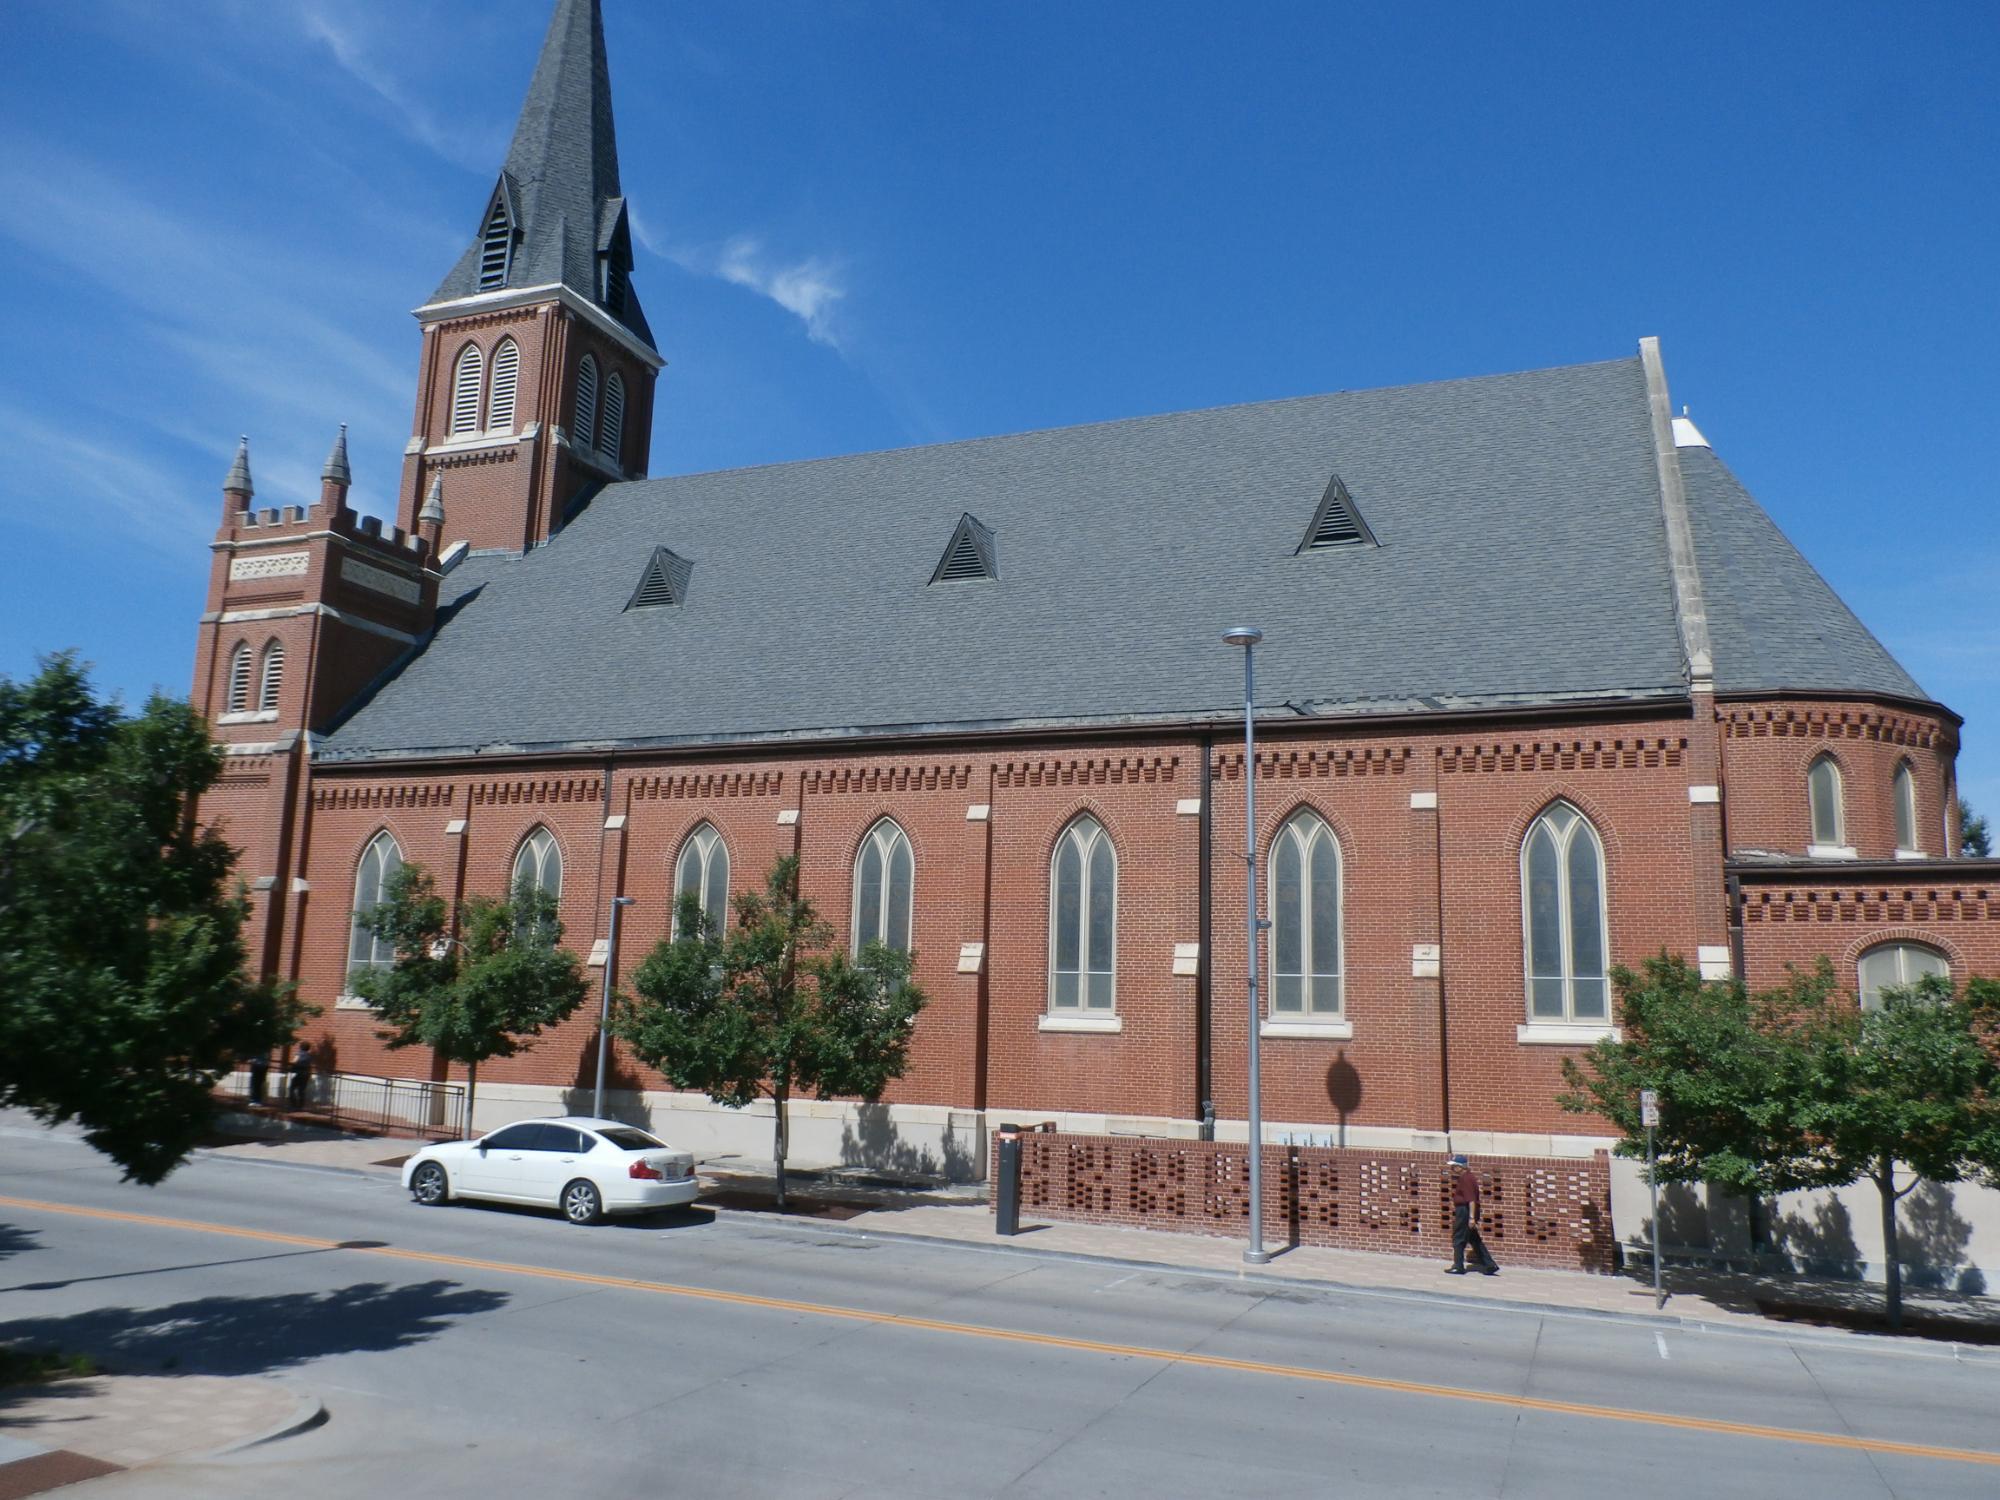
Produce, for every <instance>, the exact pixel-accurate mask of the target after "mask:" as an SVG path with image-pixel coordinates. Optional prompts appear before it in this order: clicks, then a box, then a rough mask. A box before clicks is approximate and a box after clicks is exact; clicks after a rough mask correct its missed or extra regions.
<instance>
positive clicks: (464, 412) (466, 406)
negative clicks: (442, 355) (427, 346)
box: [445, 343, 486, 437]
mask: <svg viewBox="0 0 2000 1500" xmlns="http://www.w3.org/2000/svg"><path fill="white" fill-rule="evenodd" d="M485 394H486V354H485V351H484V350H482V349H481V348H480V347H479V345H478V344H476V343H467V344H466V345H465V347H464V348H462V349H460V350H459V351H458V356H457V358H455V359H453V360H452V362H451V413H450V420H449V421H448V422H447V423H446V424H445V425H446V428H447V430H448V431H449V433H450V435H451V436H452V437H470V436H472V435H473V434H474V433H476V432H479V431H480V430H481V429H480V426H479V412H480V407H481V404H482V399H483V398H484V396H485Z"/></svg>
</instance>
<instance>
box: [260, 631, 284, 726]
mask: <svg viewBox="0 0 2000 1500" xmlns="http://www.w3.org/2000/svg"><path fill="white" fill-rule="evenodd" d="M284 690H285V643H284V642H283V641H281V640H279V639H278V638H277V637H276V636H272V637H271V639H270V640H268V641H266V642H264V658H263V664H262V667H261V669H260V670H259V671H258V673H257V711H258V712H259V713H276V712H277V711H278V695H279V694H281V693H282V692H284Z"/></svg>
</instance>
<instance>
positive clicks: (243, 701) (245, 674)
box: [225, 641, 250, 714]
mask: <svg viewBox="0 0 2000 1500" xmlns="http://www.w3.org/2000/svg"><path fill="white" fill-rule="evenodd" d="M225 701H226V702H227V703H228V705H229V706H228V708H227V709H226V710H225V712H228V713H232V714H240V713H243V712H245V711H246V710H247V709H248V708H249V707H250V643H249V642H248V641H238V642H237V643H236V649H235V650H233V651H231V652H230V653H229V697H228V698H227V699H226V700H225Z"/></svg>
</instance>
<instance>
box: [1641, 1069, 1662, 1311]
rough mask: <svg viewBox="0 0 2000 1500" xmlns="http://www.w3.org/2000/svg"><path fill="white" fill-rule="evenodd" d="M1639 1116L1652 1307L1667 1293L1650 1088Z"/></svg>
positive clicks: (1655, 1101) (1655, 1105)
mask: <svg viewBox="0 0 2000 1500" xmlns="http://www.w3.org/2000/svg"><path fill="white" fill-rule="evenodd" d="M1639 1117H1640V1119H1642V1120H1643V1121H1644V1122H1645V1125H1646V1190H1647V1192H1648V1193H1650V1194H1651V1195H1652V1200H1653V1307H1654V1309H1655V1310H1656V1311H1657V1310H1658V1309H1660V1308H1662V1307H1665V1306H1666V1305H1667V1293H1666V1289H1665V1286H1664V1285H1663V1283H1662V1282H1661V1279H1660V1172H1659V1163H1658V1159H1657V1158H1656V1157H1655V1156H1654V1154H1653V1127H1654V1126H1656V1125H1658V1124H1659V1123H1660V1096H1659V1095H1658V1094H1656V1093H1654V1092H1653V1091H1652V1090H1651V1089H1646V1090H1645V1091H1644V1092H1642V1093H1641V1094H1640V1095H1639Z"/></svg>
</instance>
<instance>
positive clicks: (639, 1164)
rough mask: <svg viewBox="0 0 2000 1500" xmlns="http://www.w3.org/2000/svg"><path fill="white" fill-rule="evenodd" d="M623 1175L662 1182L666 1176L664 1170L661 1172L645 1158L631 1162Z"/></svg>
mask: <svg viewBox="0 0 2000 1500" xmlns="http://www.w3.org/2000/svg"><path fill="white" fill-rule="evenodd" d="M625 1175H626V1176H627V1177H637V1178H640V1179H642V1180H643V1181H646V1182H664V1181H666V1176H667V1174H666V1173H665V1172H662V1171H661V1170H660V1169H659V1168H658V1167H656V1166H654V1165H653V1164H652V1163H651V1162H648V1161H645V1160H640V1161H635V1162H633V1163H632V1165H631V1167H630V1169H629V1170H628V1171H627V1172H626V1173H625Z"/></svg>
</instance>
